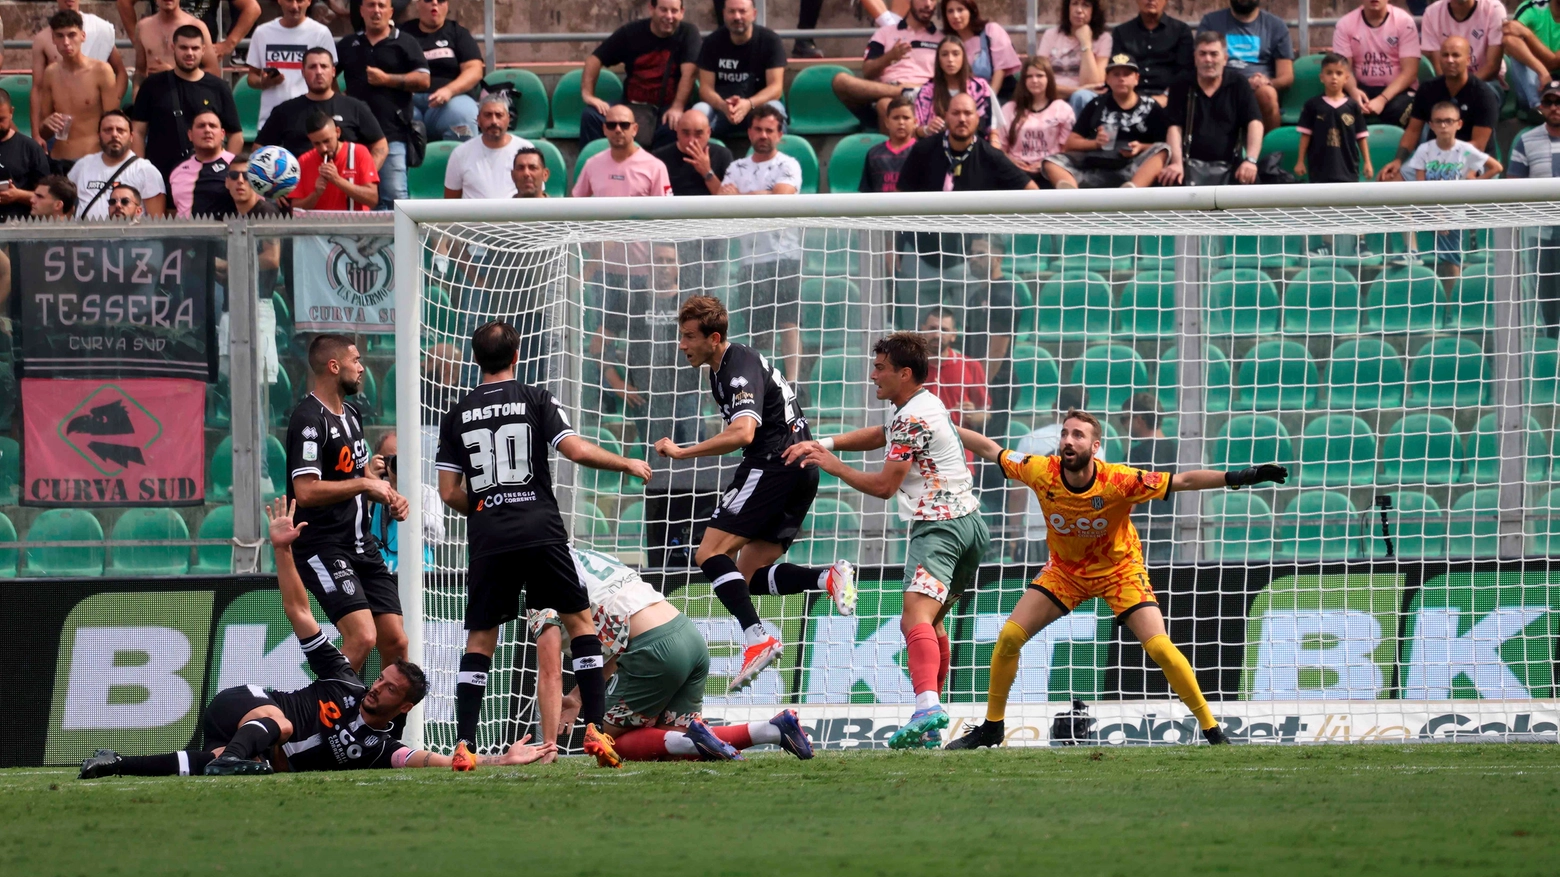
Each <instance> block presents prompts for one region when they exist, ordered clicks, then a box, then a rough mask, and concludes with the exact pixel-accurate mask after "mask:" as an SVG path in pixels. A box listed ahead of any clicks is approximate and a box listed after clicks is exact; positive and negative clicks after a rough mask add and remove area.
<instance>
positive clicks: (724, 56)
mask: <svg viewBox="0 0 1560 877" xmlns="http://www.w3.org/2000/svg"><path fill="white" fill-rule="evenodd" d="M753 19H754V12H753V0H731V2H728V3H727V4H726V8H725V21H726V26H725V27H723V28H719V29H717V30H716V31H715V32H714V33H711V34H710V35H709V36H708V37H705V39H704V45H702V46H700V47H699V102H698V103H697V104H695V105H694V109H696V110H698V111H700V112H702V113H704V115H705V117H706V118H708V119H709V120H710V130H711V131H712V133H713V134H714V136H715V137H716V138H718V139H721V140H724V139H726V138H727V137H729V136H732V135H735V136H738V137H743V136H746V134H747V124H746V122H747V117H748V113H751V112H752V111H753V108H754V107H755V106H758V105H759V104H765V103H767V104H771V105H773V106H774V108H775V109H777V110H779V111H780V117H781V120H782V122H783V121H784V120H785V119H786V118H788V117H787V116H786V112H785V104H784V103H783V102H782V101H781V100H780V95H781V92H782V90H783V89H784V87H785V44H784V43H782V42H780V37H779V35H777V34H776V33H775V32H774V31H772V30H770V29H769V28H767V27H764V26H763V25H761V24H754V23H753ZM781 127H782V130H783V129H784V125H783V124H782V126H781Z"/></svg>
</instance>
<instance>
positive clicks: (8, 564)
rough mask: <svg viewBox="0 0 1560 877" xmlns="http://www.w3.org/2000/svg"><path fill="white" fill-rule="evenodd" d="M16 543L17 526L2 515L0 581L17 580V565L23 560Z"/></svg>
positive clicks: (0, 518)
mask: <svg viewBox="0 0 1560 877" xmlns="http://www.w3.org/2000/svg"><path fill="white" fill-rule="evenodd" d="M16 543H17V538H16V525H15V524H13V523H11V519H10V518H9V517H7V516H6V515H5V514H4V513H0V579H14V578H16V565H17V563H18V562H20V561H21V558H22V553H21V551H19V550H18V549H17V547H16Z"/></svg>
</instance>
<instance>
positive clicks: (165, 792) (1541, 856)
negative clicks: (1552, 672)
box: [0, 745, 1560, 877]
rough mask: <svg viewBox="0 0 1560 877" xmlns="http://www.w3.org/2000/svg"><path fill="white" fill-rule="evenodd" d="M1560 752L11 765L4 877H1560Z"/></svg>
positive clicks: (1422, 749) (1247, 751)
mask: <svg viewBox="0 0 1560 877" xmlns="http://www.w3.org/2000/svg"><path fill="white" fill-rule="evenodd" d="M1557 839H1560V748H1556V747H1554V746H1521V745H1431V746H1386V745H1375V746H1328V747H1319V746H1318V747H1299V746H1294V747H1264V746H1244V747H1231V748H1226V749H1217V750H1213V749H1209V748H1207V747H1197V748H1189V747H1188V748H1179V747H1176V748H1170V747H1166V748H1154V749H1108V750H1107V749H1065V750H1063V749H1046V750H1004V751H996V752H993V751H982V752H973V753H932V752H914V753H885V752H876V753H865V752H864V753H848V754H839V753H828V754H824V755H821V756H820V757H819V758H817V759H816V760H814V761H812V762H808V763H800V762H797V761H795V760H792V759H791V758H790V757H789V756H782V755H757V756H755V757H754V758H753V759H752V760H751V761H750V762H748V763H746V764H720V765H711V764H700V763H688V762H682V763H672V764H641V765H629V766H628V767H627V768H626V769H625V770H622V771H607V770H600V769H597V768H595V767H593V766H587V765H586V764H585V763H584V762H582V761H580V760H578V759H569V760H567V763H565V764H560V765H553V766H549V767H527V768H512V769H496V770H495V769H484V770H482V771H480V772H478V773H477V774H475V775H452V774H450V773H447V772H444V771H420V770H419V771H380V772H363V773H354V774H305V775H297V776H278V777H262V778H244V779H221V780H217V779H211V780H208V779H205V778H198V779H191V778H167V779H155V780H154V779H134V778H115V779H109V780H101V781H97V782H79V781H77V780H76V779H75V776H74V772H73V771H64V770H42V769H37V770H12V771H6V772H0V874H7V875H18V877H20V875H33V874H90V875H118V874H141V873H173V874H182V873H190V874H196V873H199V874H210V873H214V872H222V871H226V872H229V873H251V874H256V873H265V874H314V873H319V874H325V873H330V874H337V873H340V874H367V873H378V874H385V875H389V874H403V873H462V874H483V873H504V874H515V875H519V874H532V873H534V874H581V875H608V877H621V875H630V874H633V875H639V874H677V875H681V877H692V875H705V874H764V875H770V874H773V875H797V877H804V875H814V874H823V873H849V874H888V875H904V877H917V875H925V874H937V875H964V874H1001V873H1013V874H1025V875H1042V874H1058V873H1059V874H1067V875H1095V874H1106V875H1114V874H1121V875H1132V877H1141V875H1152V877H1163V875H1167V874H1263V875H1288V874H1329V875H1333V874H1366V873H1368V874H1372V875H1396V874H1403V875H1409V874H1412V875H1426V874H1491V875H1502V877H1511V875H1528V874H1533V875H1538V874H1543V875H1552V874H1554V873H1556V868H1557V866H1556V864H1555V863H1556V855H1557V853H1560V843H1557Z"/></svg>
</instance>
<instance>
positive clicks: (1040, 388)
mask: <svg viewBox="0 0 1560 877" xmlns="http://www.w3.org/2000/svg"><path fill="white" fill-rule="evenodd" d="M1061 383H1062V377H1061V372H1060V371H1059V370H1058V369H1057V367H1056V360H1055V359H1054V358H1053V357H1052V356H1051V354H1050V353H1047V352H1046V351H1045V350H1042V349H1040V348H1038V347H1024V348H1020V349H1018V350H1015V351H1014V353H1013V402H1012V411H1013V414H1014V415H1015V416H1027V415H1033V414H1041V413H1043V414H1054V413H1055V412H1056V390H1057V388H1058V387H1060V386H1061ZM814 398H816V397H814Z"/></svg>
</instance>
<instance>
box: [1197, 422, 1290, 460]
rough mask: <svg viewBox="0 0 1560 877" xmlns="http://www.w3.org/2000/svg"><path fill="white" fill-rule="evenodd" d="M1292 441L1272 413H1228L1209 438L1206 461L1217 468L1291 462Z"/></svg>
mask: <svg viewBox="0 0 1560 877" xmlns="http://www.w3.org/2000/svg"><path fill="white" fill-rule="evenodd" d="M1294 459H1295V452H1294V445H1293V444H1292V443H1291V442H1290V440H1289V431H1288V430H1286V429H1284V425H1283V424H1282V423H1280V422H1279V421H1278V418H1276V417H1269V416H1267V415H1266V414H1242V415H1239V416H1237V417H1231V418H1230V419H1229V422H1227V423H1225V424H1224V428H1223V429H1221V430H1219V435H1218V437H1217V438H1215V439H1214V440H1213V446H1212V448H1211V449H1210V453H1209V463H1211V464H1212V465H1214V466H1218V467H1220V468H1228V469H1243V468H1245V467H1247V466H1260V465H1262V464H1264V463H1276V464H1278V465H1280V466H1288V465H1290V464H1292V463H1293V462H1294Z"/></svg>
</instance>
